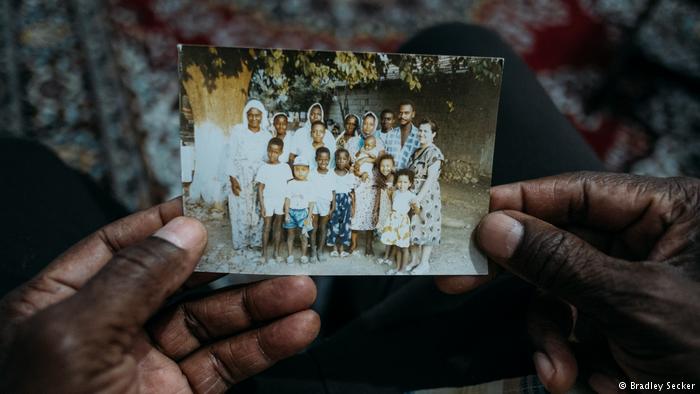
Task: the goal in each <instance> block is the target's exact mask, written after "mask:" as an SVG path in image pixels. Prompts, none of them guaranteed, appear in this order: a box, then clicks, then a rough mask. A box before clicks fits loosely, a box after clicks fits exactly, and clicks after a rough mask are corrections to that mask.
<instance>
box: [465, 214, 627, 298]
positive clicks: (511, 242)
mask: <svg viewBox="0 0 700 394" xmlns="http://www.w3.org/2000/svg"><path fill="white" fill-rule="evenodd" d="M476 237H477V238H476V241H477V244H478V245H479V247H480V248H481V249H482V250H483V251H484V252H485V253H486V255H488V257H489V258H491V259H492V260H493V261H494V262H496V263H497V264H499V265H502V266H503V267H504V268H505V269H507V270H509V271H511V272H513V273H514V274H516V275H518V276H520V277H521V278H523V279H525V280H526V281H528V282H530V283H532V284H534V285H536V286H537V287H539V288H541V289H543V290H546V291H549V292H550V293H552V294H554V295H556V296H559V297H561V298H563V299H564V300H566V301H568V302H569V303H571V304H572V305H574V306H577V307H581V308H585V307H586V306H587V305H593V306H594V307H596V308H599V307H600V306H601V305H607V304H609V302H610V299H609V295H610V294H611V293H612V292H613V291H614V283H613V278H615V277H620V276H618V275H617V274H616V272H621V274H620V275H622V276H621V277H623V278H624V277H626V276H628V274H626V273H622V271H624V270H626V269H627V264H625V263H626V262H625V261H624V260H619V259H615V258H612V257H610V256H608V255H606V254H604V253H602V252H601V251H599V250H598V249H596V248H594V247H593V246H591V245H590V244H588V243H587V242H585V241H583V240H582V239H580V238H579V237H577V236H575V235H574V234H571V233H569V232H567V231H564V230H562V229H559V228H557V227H555V226H553V225H551V224H549V223H547V222H544V221H542V220H540V219H537V218H535V217H533V216H529V215H526V214H524V213H522V212H518V211H498V212H493V213H490V214H488V215H487V216H485V217H484V218H483V219H482V220H481V223H480V224H479V227H478V228H477V234H476Z"/></svg>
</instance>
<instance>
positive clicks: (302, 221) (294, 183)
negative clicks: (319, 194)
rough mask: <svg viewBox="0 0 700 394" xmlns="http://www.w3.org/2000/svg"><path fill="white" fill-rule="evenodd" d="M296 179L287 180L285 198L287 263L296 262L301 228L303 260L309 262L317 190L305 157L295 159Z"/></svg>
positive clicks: (293, 166) (293, 167)
mask: <svg viewBox="0 0 700 394" xmlns="http://www.w3.org/2000/svg"><path fill="white" fill-rule="evenodd" d="M292 172H293V174H294V179H292V180H290V181H289V182H287V187H286V190H285V194H284V196H285V199H284V218H285V221H284V225H283V227H284V228H285V229H287V252H288V254H289V256H288V257H287V263H288V264H292V263H293V262H294V254H293V253H292V246H293V245H294V233H295V232H296V231H297V229H298V230H299V238H300V241H301V260H300V261H301V262H302V264H305V263H308V262H309V258H308V257H307V255H306V254H307V247H308V237H309V232H310V231H311V230H312V229H313V226H312V224H311V213H312V212H313V210H314V200H315V195H314V194H315V192H314V190H313V188H312V187H311V184H310V182H309V180H308V176H309V163H308V162H307V161H306V160H304V158H303V157H297V158H295V159H294V164H293V165H292Z"/></svg>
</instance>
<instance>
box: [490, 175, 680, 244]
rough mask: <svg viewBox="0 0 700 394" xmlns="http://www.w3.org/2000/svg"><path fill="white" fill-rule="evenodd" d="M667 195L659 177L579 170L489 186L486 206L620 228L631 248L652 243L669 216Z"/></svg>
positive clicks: (556, 220) (555, 221)
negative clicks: (489, 196)
mask: <svg viewBox="0 0 700 394" xmlns="http://www.w3.org/2000/svg"><path fill="white" fill-rule="evenodd" d="M673 198H677V197H676V196H674V195H673V193H669V186H668V182H667V181H665V180H661V179H657V178H649V177H639V176H634V175H626V174H605V173H588V172H581V173H572V174H563V175H558V176H553V177H547V178H542V179H536V180H532V181H526V182H519V183H514V184H509V185H503V186H497V187H494V188H492V189H491V210H493V211H497V210H505V209H512V210H518V211H522V212H524V213H527V214H528V215H531V216H535V217H538V218H540V219H542V220H544V221H546V222H549V223H552V224H554V225H558V226H563V225H567V224H580V225H584V226H589V227H593V228H596V229H600V230H606V231H611V232H617V231H623V230H624V231H625V232H626V233H627V235H628V238H629V240H630V241H632V240H634V241H635V242H629V243H630V245H629V246H630V247H633V246H634V245H635V244H637V245H640V244H641V245H653V244H654V243H655V241H656V240H657V238H658V237H659V236H660V234H661V233H662V232H663V231H664V230H665V228H666V227H667V223H668V221H669V219H671V218H669V212H671V211H672V209H671V207H673V204H674V200H673Z"/></svg>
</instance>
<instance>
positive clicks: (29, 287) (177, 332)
mask: <svg viewBox="0 0 700 394" xmlns="http://www.w3.org/2000/svg"><path fill="white" fill-rule="evenodd" d="M181 215H182V204H181V201H180V200H179V199H178V200H173V201H170V202H168V203H165V204H162V205H159V206H156V207H153V208H151V209H148V210H145V211H142V212H138V213H136V214H133V215H131V216H128V217H126V218H124V219H121V220H119V221H116V222H114V223H112V224H109V225H107V226H105V227H103V228H102V229H100V230H98V231H97V232H96V233H94V234H92V235H91V236H89V237H87V238H86V239H84V240H82V241H81V242H79V243H78V244H76V245H75V246H73V247H72V248H70V249H68V250H67V251H66V252H65V253H63V254H62V255H61V256H59V257H58V258H57V259H56V260H55V261H54V262H52V263H51V264H50V265H48V266H47V267H46V268H45V269H44V270H43V271H42V272H40V273H39V274H38V275H37V276H36V277H35V278H33V279H32V280H31V281H29V282H28V283H26V284H25V285H23V286H21V287H19V288H17V289H15V290H14V291H13V292H11V293H10V294H8V295H7V296H6V297H5V298H3V299H2V300H0V392H47V390H48V391H50V392H52V393H94V392H147V393H174V392H203V391H206V392H224V391H225V390H227V389H228V388H229V387H230V386H231V385H233V384H235V383H237V382H240V381H241V380H243V379H245V378H246V377H249V376H252V375H254V374H257V373H259V372H261V371H262V370H264V369H266V368H268V367H270V366H271V365H273V364H274V363H275V362H276V361H278V360H280V359H282V358H285V357H288V356H291V355H293V354H295V353H296V352H298V351H299V350H301V349H302V348H303V347H305V346H306V345H308V344H309V343H310V342H311V341H312V340H313V338H314V337H315V336H316V334H317V332H318V329H319V320H318V315H316V314H315V312H313V311H311V310H308V308H309V306H310V305H311V304H312V303H313V301H314V298H315V294H316V290H315V287H314V284H313V282H312V281H311V280H310V279H309V278H308V277H286V278H278V279H272V280H268V281H264V282H259V283H257V284H254V285H250V286H246V287H242V288H238V289H233V290H225V291H221V292H218V293H215V294H213V295H209V296H207V297H204V298H200V299H195V300H189V301H184V302H182V303H180V304H177V305H172V306H169V307H168V308H166V309H164V310H161V309H160V308H161V306H162V305H163V303H164V302H165V300H166V298H167V297H168V296H169V295H171V294H173V293H175V292H176V291H177V290H178V288H180V286H181V285H183V283H185V281H186V280H187V279H188V278H190V283H194V282H199V283H202V281H205V280H206V279H207V278H210V279H211V278H212V275H211V274H208V275H207V274H200V275H198V276H196V277H195V275H192V276H190V274H191V273H192V270H193V269H194V267H195V265H196V264H197V262H198V261H199V258H200V256H201V254H202V252H203V250H204V247H205V245H206V242H207V238H206V231H205V229H204V227H203V226H202V224H201V223H199V222H198V221H196V220H194V219H191V218H186V217H180V216H181Z"/></svg>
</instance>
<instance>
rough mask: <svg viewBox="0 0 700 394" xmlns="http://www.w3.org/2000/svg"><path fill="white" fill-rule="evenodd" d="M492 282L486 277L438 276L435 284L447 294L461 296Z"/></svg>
mask: <svg viewBox="0 0 700 394" xmlns="http://www.w3.org/2000/svg"><path fill="white" fill-rule="evenodd" d="M489 280H491V278H490V277H488V276H485V275H480V276H464V275H462V276H437V277H435V284H436V285H437V287H438V289H440V291H442V292H443V293H447V294H461V293H466V292H468V291H471V290H474V289H476V288H477V287H479V286H481V285H483V284H484V283H486V282H488V281H489Z"/></svg>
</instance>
